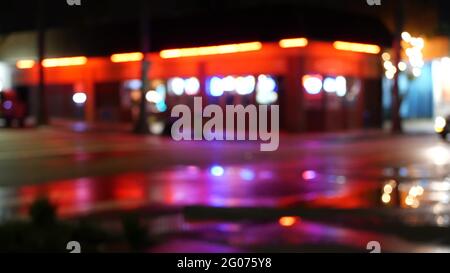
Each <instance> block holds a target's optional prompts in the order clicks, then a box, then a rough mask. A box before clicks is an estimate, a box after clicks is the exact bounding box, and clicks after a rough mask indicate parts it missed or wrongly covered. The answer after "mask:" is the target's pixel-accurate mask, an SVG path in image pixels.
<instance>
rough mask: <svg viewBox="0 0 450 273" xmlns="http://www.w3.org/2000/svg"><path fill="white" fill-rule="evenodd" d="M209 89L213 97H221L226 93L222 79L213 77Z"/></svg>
mask: <svg viewBox="0 0 450 273" xmlns="http://www.w3.org/2000/svg"><path fill="white" fill-rule="evenodd" d="M208 87H209V94H210V95H211V96H213V97H220V96H222V95H223V93H224V87H223V83H222V79H221V78H219V77H212V78H211V79H210V80H209V84H208Z"/></svg>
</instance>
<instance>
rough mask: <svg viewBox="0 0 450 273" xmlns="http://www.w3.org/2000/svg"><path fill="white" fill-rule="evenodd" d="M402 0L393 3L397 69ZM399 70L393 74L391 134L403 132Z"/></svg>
mask: <svg viewBox="0 0 450 273" xmlns="http://www.w3.org/2000/svg"><path fill="white" fill-rule="evenodd" d="M404 7H405V6H404V1H403V0H398V1H396V4H395V13H394V17H395V18H394V21H395V31H394V41H393V45H392V49H393V56H392V61H393V64H394V65H395V67H396V68H397V70H398V64H399V62H400V61H401V58H402V56H401V54H402V44H401V42H402V38H401V35H402V32H403V30H404V20H405V15H404ZM399 74H400V73H399V72H398V71H397V73H395V76H394V85H393V87H392V111H391V116H392V117H391V118H392V128H391V131H392V133H393V134H401V133H402V132H403V126H402V119H401V116H400V106H401V103H402V101H401V96H400V89H399Z"/></svg>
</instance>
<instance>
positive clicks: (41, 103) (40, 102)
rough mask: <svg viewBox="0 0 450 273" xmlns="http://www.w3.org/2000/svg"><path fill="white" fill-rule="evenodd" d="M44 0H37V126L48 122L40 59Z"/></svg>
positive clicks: (42, 69) (43, 76)
mask: <svg viewBox="0 0 450 273" xmlns="http://www.w3.org/2000/svg"><path fill="white" fill-rule="evenodd" d="M45 1H46V0H38V3H37V4H38V7H37V16H38V18H37V55H38V61H37V67H38V94H37V96H36V98H37V103H36V107H37V109H36V121H37V125H38V126H42V125H47V124H48V113H47V100H46V94H45V70H44V67H43V65H42V61H43V60H44V58H45Z"/></svg>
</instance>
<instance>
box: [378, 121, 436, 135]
mask: <svg viewBox="0 0 450 273" xmlns="http://www.w3.org/2000/svg"><path fill="white" fill-rule="evenodd" d="M390 128H391V122H390V121H385V123H384V125H383V129H384V130H385V131H387V132H388V131H389V130H390ZM403 130H404V132H405V133H406V134H434V133H435V132H434V120H433V119H412V120H403Z"/></svg>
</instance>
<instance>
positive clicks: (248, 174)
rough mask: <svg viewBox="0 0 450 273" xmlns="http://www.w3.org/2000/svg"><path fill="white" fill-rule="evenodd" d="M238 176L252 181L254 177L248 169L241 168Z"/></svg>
mask: <svg viewBox="0 0 450 273" xmlns="http://www.w3.org/2000/svg"><path fill="white" fill-rule="evenodd" d="M240 176H241V178H242V179H243V180H246V181H252V180H253V179H255V173H254V172H253V171H252V170H249V169H244V170H242V171H241V173H240Z"/></svg>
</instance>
